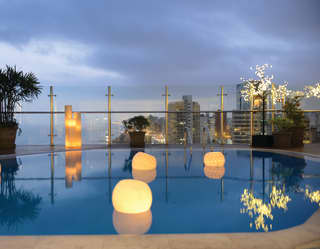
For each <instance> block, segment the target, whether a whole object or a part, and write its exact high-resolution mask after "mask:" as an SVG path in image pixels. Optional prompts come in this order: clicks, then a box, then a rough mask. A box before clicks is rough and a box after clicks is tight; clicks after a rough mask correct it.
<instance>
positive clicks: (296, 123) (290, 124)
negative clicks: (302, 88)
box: [271, 96, 305, 132]
mask: <svg viewBox="0 0 320 249" xmlns="http://www.w3.org/2000/svg"><path fill="white" fill-rule="evenodd" d="M300 99H301V97H299V96H296V97H294V98H289V99H287V100H286V103H285V105H284V106H283V108H282V110H283V112H284V115H283V117H277V118H274V119H273V120H271V122H272V123H273V124H274V125H275V126H276V128H277V130H278V131H280V132H282V131H286V130H288V129H290V128H294V127H302V128H305V118H304V114H303V111H302V110H301V108H300Z"/></svg>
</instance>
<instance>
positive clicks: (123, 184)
mask: <svg viewBox="0 0 320 249" xmlns="http://www.w3.org/2000/svg"><path fill="white" fill-rule="evenodd" d="M112 204H113V207H114V208H115V210H117V211H118V212H121V213H127V214H137V213H142V212H146V211H148V210H149V209H150V207H151V204H152V192H151V189H150V187H149V185H148V184H146V183H145V182H142V181H139V180H131V179H127V180H121V181H119V182H118V183H117V185H116V186H115V187H114V189H113V192H112Z"/></svg>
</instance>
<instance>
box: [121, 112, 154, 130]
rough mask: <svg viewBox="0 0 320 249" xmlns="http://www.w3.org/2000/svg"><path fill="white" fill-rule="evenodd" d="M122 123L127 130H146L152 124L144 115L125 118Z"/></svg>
mask: <svg viewBox="0 0 320 249" xmlns="http://www.w3.org/2000/svg"><path fill="white" fill-rule="evenodd" d="M122 124H123V126H124V128H125V129H126V131H144V130H145V129H146V128H147V127H148V126H150V122H149V120H148V119H146V118H145V117H144V116H135V117H133V118H130V119H128V120H123V121H122Z"/></svg>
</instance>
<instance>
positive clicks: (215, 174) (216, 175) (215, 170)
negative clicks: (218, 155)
mask: <svg viewBox="0 0 320 249" xmlns="http://www.w3.org/2000/svg"><path fill="white" fill-rule="evenodd" d="M203 171H204V175H205V176H206V177H208V178H210V179H221V178H222V177H223V176H224V173H225V171H226V170H225V168H224V167H210V166H205V167H204V169H203Z"/></svg>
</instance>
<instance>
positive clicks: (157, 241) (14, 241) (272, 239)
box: [0, 144, 320, 249]
mask: <svg viewBox="0 0 320 249" xmlns="http://www.w3.org/2000/svg"><path fill="white" fill-rule="evenodd" d="M157 147H159V148H161V146H157ZM162 147H163V146H162ZM171 147H172V146H169V148H171ZM99 148H106V147H105V146H101V145H87V146H84V147H83V149H99ZM112 148H114V149H116V148H128V147H127V146H123V145H120V146H118V145H117V146H113V147H112ZM174 148H176V146H174ZM224 148H242V149H246V148H249V147H248V146H230V145H225V146H224ZM64 150H65V149H64V147H63V146H56V147H54V148H50V146H17V149H16V152H15V154H13V155H26V154H35V153H36V154H37V153H48V152H51V151H64ZM277 151H279V150H277ZM290 151H291V152H292V151H294V152H302V153H306V154H309V155H315V156H320V144H308V145H305V146H304V148H300V149H293V150H290ZM279 152H281V151H279ZM282 152H284V153H287V152H288V151H287V152H286V151H282ZM0 157H7V156H5V155H2V156H0ZM0 248H1V249H2V248H5V249H13V248H15V249H18V248H19V249H20V248H30V249H31V248H32V249H40V248H41V249H42V248H47V249H49V248H57V249H58V248H59V249H64V248H66V249H75V248H90V249H95V248H97V249H102V248H106V249H107V248H108V249H109V248H115V249H117V248H128V249H135V248H169V249H179V248H181V249H198V248H199V249H205V248H237V249H238V248H246V249H249V248H272V249H275V248H281V249H282V248H283V249H285V248H299V249H306V248H320V210H318V211H317V212H316V213H315V214H314V215H313V216H312V217H311V218H310V219H309V220H308V221H307V222H306V223H304V224H303V225H300V226H297V227H293V228H290V229H286V230H281V231H276V232H269V233H233V234H178V235H175V234H168V235H104V236H28V237H23V236H10V237H8V236H6V237H5V236H0Z"/></svg>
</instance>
